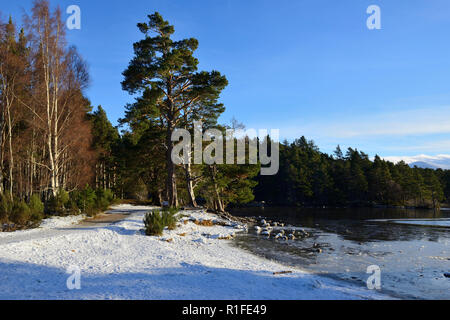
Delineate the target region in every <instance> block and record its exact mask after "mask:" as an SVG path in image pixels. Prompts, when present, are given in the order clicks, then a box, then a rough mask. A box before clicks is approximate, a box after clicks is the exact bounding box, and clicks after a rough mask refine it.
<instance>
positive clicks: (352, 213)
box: [232, 207, 450, 299]
mask: <svg viewBox="0 0 450 320" xmlns="http://www.w3.org/2000/svg"><path fill="white" fill-rule="evenodd" d="M232 213H233V214H235V215H238V216H254V217H261V218H260V219H262V218H263V217H265V218H266V220H270V221H272V222H274V221H277V222H284V223H285V224H286V225H285V226H284V227H283V228H280V227H276V228H275V230H274V231H272V233H274V232H275V233H277V232H279V231H280V230H281V229H283V230H285V231H286V233H290V232H291V230H296V229H299V228H302V229H304V230H305V231H306V232H307V233H308V236H307V237H303V238H301V239H295V240H287V241H286V240H280V239H274V238H273V237H267V236H262V235H260V234H257V233H256V231H255V230H254V229H253V227H251V228H249V232H248V233H244V234H240V235H239V236H238V237H237V239H236V241H235V244H236V245H237V246H239V247H241V248H244V249H246V250H250V251H251V252H253V253H255V254H258V255H261V256H264V257H266V258H268V259H273V260H277V261H279V262H282V263H284V264H287V265H292V266H297V267H301V268H302V269H305V270H309V271H313V272H316V273H321V274H324V275H326V276H330V277H333V278H339V279H343V280H346V281H351V282H353V283H357V284H360V285H362V286H366V280H367V278H368V277H369V276H370V274H367V267H368V266H371V265H377V266H379V267H380V269H381V292H384V293H387V294H390V295H393V296H395V297H400V298H409V299H450V278H447V277H446V276H445V274H447V273H450V211H447V210H443V211H438V212H434V211H432V210H402V209H373V208H351V209H304V208H289V207H280V208H275V207H272V208H244V209H236V210H234V211H233V212H232ZM272 224H273V223H272Z"/></svg>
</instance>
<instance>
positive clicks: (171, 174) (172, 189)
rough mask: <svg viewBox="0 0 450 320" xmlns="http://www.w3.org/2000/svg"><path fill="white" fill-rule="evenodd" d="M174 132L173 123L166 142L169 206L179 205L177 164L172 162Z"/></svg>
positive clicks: (169, 128) (168, 130) (168, 128)
mask: <svg viewBox="0 0 450 320" xmlns="http://www.w3.org/2000/svg"><path fill="white" fill-rule="evenodd" d="M172 132H173V127H172V125H171V124H169V125H168V127H167V136H166V144H167V153H166V166H167V181H166V187H167V197H168V201H169V207H171V208H176V207H178V196H177V181H176V174H175V164H174V163H173V162H172V150H173V142H172Z"/></svg>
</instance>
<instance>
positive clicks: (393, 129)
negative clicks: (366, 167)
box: [282, 106, 450, 138]
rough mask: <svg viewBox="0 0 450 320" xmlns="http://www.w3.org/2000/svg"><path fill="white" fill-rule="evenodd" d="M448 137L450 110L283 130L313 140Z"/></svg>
mask: <svg viewBox="0 0 450 320" xmlns="http://www.w3.org/2000/svg"><path fill="white" fill-rule="evenodd" d="M443 133H450V106H445V107H442V106H441V107H435V108H423V109H414V110H401V111H389V112H383V113H372V114H366V115H363V116H359V115H357V114H355V115H354V116H347V117H346V118H345V119H342V118H339V119H337V118H335V119H333V118H328V119H327V118H326V116H325V117H323V115H322V117H321V120H320V122H319V123H314V124H303V125H299V126H296V127H286V128H285V129H283V130H282V134H283V135H284V136H287V137H289V138H291V137H297V136H298V135H299V134H304V135H309V136H315V137H322V138H326V137H333V138H356V137H371V136H374V137H376V136H412V135H430V134H443Z"/></svg>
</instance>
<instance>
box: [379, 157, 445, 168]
mask: <svg viewBox="0 0 450 320" xmlns="http://www.w3.org/2000/svg"><path fill="white" fill-rule="evenodd" d="M384 159H385V160H388V161H391V162H394V163H397V162H400V161H401V160H403V161H405V162H406V163H407V164H408V165H409V166H410V167H411V168H413V167H414V166H417V167H419V168H428V169H439V168H440V169H450V155H448V154H440V155H437V156H428V155H425V154H421V155H417V156H405V157H401V156H400V157H385V158H384Z"/></svg>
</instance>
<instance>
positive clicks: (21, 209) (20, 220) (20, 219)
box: [9, 201, 31, 226]
mask: <svg viewBox="0 0 450 320" xmlns="http://www.w3.org/2000/svg"><path fill="white" fill-rule="evenodd" d="M9 219H10V220H11V221H12V222H14V223H15V224H18V225H22V226H23V225H26V224H27V223H28V221H30V220H31V210H30V208H29V207H28V206H27V204H26V203H25V202H24V201H20V202H17V203H15V204H14V208H13V210H12V214H11V216H10V218H9Z"/></svg>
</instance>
